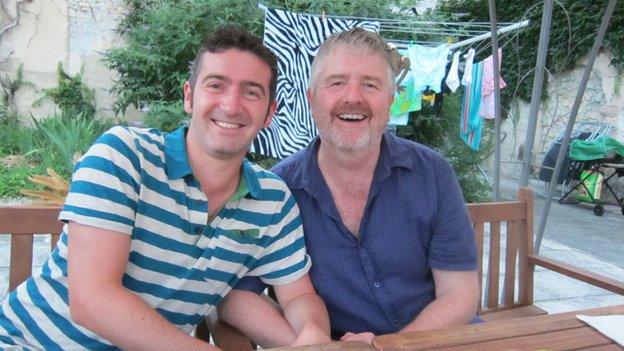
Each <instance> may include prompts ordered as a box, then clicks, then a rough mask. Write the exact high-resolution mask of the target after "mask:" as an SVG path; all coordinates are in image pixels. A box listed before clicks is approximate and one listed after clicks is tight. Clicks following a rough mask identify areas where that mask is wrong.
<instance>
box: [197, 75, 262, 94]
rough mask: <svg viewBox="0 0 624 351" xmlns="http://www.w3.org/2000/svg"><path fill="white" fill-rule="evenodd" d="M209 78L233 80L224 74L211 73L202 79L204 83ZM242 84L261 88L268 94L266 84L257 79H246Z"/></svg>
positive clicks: (247, 86) (225, 80)
mask: <svg viewBox="0 0 624 351" xmlns="http://www.w3.org/2000/svg"><path fill="white" fill-rule="evenodd" d="M209 79H216V80H220V81H224V82H228V83H229V82H231V81H232V80H231V79H230V78H228V77H226V76H224V75H222V74H209V75H207V76H205V77H204V78H203V79H202V83H204V82H205V81H207V80H209ZM241 86H242V87H245V88H250V87H251V88H258V89H259V90H260V92H261V93H262V94H263V95H266V89H264V86H263V85H262V84H260V83H258V82H256V81H253V80H244V81H242V82H241Z"/></svg>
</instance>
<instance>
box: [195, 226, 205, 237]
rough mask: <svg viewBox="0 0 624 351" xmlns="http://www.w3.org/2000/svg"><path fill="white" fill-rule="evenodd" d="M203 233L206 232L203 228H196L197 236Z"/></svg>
mask: <svg viewBox="0 0 624 351" xmlns="http://www.w3.org/2000/svg"><path fill="white" fill-rule="evenodd" d="M203 231H204V228H202V227H197V228H195V234H197V235H199V234H201V233H202V232H203Z"/></svg>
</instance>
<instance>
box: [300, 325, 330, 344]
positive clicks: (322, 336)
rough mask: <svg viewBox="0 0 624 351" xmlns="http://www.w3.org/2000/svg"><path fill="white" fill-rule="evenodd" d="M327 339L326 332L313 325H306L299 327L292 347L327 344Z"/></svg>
mask: <svg viewBox="0 0 624 351" xmlns="http://www.w3.org/2000/svg"><path fill="white" fill-rule="evenodd" d="M330 341H331V340H329V337H328V336H327V331H325V330H322V329H321V328H319V327H317V326H316V325H314V324H311V323H308V324H306V325H304V326H303V327H301V329H300V330H299V333H298V334H297V339H295V342H294V343H293V344H292V346H303V345H313V344H321V343H328V342H330Z"/></svg>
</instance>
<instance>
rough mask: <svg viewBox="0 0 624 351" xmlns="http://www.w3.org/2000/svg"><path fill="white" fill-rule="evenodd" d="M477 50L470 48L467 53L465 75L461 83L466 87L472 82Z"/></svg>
mask: <svg viewBox="0 0 624 351" xmlns="http://www.w3.org/2000/svg"><path fill="white" fill-rule="evenodd" d="M474 55H475V50H474V49H473V48H470V49H468V53H467V54H466V66H465V68H464V75H463V76H462V80H461V84H462V85H463V86H465V87H467V86H469V85H470V84H471V83H472V67H473V61H474Z"/></svg>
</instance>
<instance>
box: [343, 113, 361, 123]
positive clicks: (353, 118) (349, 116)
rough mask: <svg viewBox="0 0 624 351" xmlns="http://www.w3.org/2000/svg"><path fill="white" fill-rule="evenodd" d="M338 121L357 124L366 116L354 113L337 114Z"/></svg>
mask: <svg viewBox="0 0 624 351" xmlns="http://www.w3.org/2000/svg"><path fill="white" fill-rule="evenodd" d="M338 119H339V120H341V121H346V122H359V121H362V120H364V119H366V115H363V114H355V113H341V114H338Z"/></svg>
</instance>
